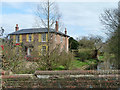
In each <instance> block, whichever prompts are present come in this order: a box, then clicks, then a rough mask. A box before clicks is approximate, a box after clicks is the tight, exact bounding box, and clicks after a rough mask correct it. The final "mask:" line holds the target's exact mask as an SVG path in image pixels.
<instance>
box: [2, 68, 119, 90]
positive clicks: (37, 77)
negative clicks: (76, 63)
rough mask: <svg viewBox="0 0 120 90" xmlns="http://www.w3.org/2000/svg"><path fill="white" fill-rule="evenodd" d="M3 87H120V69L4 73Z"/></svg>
mask: <svg viewBox="0 0 120 90" xmlns="http://www.w3.org/2000/svg"><path fill="white" fill-rule="evenodd" d="M2 87H3V88H120V75H119V71H118V70H115V71H93V70H85V71H80V70H75V71H36V72H35V74H33V75H32V74H31V75H8V76H7V75H6V76H5V75H4V76H2Z"/></svg>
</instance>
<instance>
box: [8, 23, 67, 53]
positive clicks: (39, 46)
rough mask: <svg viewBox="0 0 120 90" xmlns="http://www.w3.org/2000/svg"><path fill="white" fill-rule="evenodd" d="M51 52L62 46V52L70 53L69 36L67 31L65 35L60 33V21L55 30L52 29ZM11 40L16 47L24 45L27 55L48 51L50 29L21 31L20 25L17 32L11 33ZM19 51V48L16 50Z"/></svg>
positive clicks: (16, 29) (16, 28)
mask: <svg viewBox="0 0 120 90" xmlns="http://www.w3.org/2000/svg"><path fill="white" fill-rule="evenodd" d="M49 31H50V41H49V42H50V50H52V49H53V48H55V47H56V45H60V50H65V51H66V52H67V51H68V46H69V45H68V44H69V36H68V35H67V30H66V29H65V33H62V32H60V31H58V21H56V24H55V29H52V28H51V29H50V30H49ZM8 36H10V39H12V40H13V43H14V44H16V45H19V44H21V43H22V44H24V46H25V52H26V55H31V52H32V50H33V48H34V49H36V50H39V51H40V52H41V51H47V49H48V29H47V28H31V29H21V30H19V27H18V24H16V27H15V32H13V33H10V34H9V35H8ZM16 50H17V48H16Z"/></svg>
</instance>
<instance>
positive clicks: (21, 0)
mask: <svg viewBox="0 0 120 90" xmlns="http://www.w3.org/2000/svg"><path fill="white" fill-rule="evenodd" d="M41 1H43V0H2V2H41ZM44 1H45V0H44ZM51 1H57V2H118V1H119V0H51Z"/></svg>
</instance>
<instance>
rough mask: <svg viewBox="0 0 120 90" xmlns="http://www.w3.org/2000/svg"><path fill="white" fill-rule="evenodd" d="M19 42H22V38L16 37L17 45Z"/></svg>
mask: <svg viewBox="0 0 120 90" xmlns="http://www.w3.org/2000/svg"><path fill="white" fill-rule="evenodd" d="M19 42H20V36H19V35H16V43H19Z"/></svg>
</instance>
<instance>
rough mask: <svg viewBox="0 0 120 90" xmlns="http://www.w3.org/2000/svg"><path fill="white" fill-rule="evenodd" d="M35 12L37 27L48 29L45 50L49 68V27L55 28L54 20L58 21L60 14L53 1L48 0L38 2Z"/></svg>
mask: <svg viewBox="0 0 120 90" xmlns="http://www.w3.org/2000/svg"><path fill="white" fill-rule="evenodd" d="M35 14H36V22H37V25H38V27H44V28H47V29H48V37H47V38H48V51H47V56H48V58H47V67H50V68H49V70H51V61H50V44H51V42H50V39H51V34H50V29H51V28H55V27H54V26H55V25H54V24H55V22H56V21H58V22H60V18H61V14H60V13H59V9H58V6H57V4H56V3H55V2H53V1H50V0H44V1H43V2H40V3H39V4H38V6H37V10H36V11H35Z"/></svg>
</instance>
